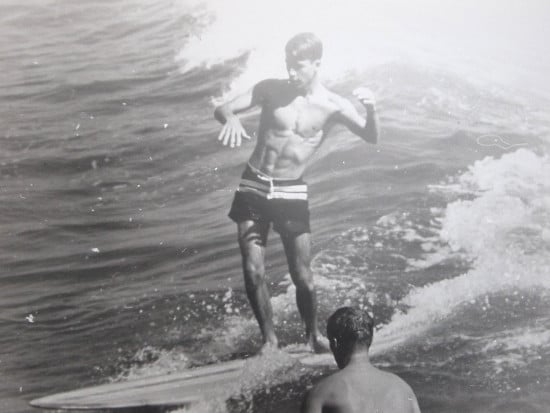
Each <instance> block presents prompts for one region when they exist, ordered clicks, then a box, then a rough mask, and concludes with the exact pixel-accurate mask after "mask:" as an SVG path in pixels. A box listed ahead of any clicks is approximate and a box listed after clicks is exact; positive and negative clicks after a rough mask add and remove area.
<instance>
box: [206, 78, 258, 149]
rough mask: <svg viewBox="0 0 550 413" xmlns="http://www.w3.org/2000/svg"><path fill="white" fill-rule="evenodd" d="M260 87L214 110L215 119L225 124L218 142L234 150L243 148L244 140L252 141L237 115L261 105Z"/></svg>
mask: <svg viewBox="0 0 550 413" xmlns="http://www.w3.org/2000/svg"><path fill="white" fill-rule="evenodd" d="M257 89H258V87H257V86H256V87H254V88H252V89H250V90H249V91H247V92H246V93H243V94H241V95H239V96H237V97H235V98H234V99H232V100H230V101H229V102H226V103H224V104H222V105H219V106H217V107H216V109H215V110H214V117H215V118H216V120H217V121H218V122H220V123H221V124H223V126H222V130H221V131H220V134H219V135H218V140H219V141H220V142H222V143H223V144H224V145H226V146H227V145H229V146H230V147H232V148H234V147H235V146H241V142H242V139H243V138H245V139H248V140H250V136H248V134H247V133H246V130H245V129H244V127H243V125H242V124H241V121H240V120H239V118H238V117H237V114H239V113H241V112H244V111H247V110H249V109H252V108H253V107H254V106H257V105H258V104H259V100H260V98H259V93H258V90H257Z"/></svg>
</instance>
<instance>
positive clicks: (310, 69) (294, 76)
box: [286, 56, 321, 88]
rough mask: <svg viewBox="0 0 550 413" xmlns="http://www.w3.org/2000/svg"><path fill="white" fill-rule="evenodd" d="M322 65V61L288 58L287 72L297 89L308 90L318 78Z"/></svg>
mask: <svg viewBox="0 0 550 413" xmlns="http://www.w3.org/2000/svg"><path fill="white" fill-rule="evenodd" d="M320 64H321V61H320V60H309V59H304V60H296V59H295V58H292V57H288V56H287V59H286V70H287V72H288V79H289V80H290V82H291V83H292V84H293V85H295V86H296V87H298V88H306V87H308V86H309V85H310V84H311V82H312V81H313V80H314V79H315V78H316V76H317V72H318V71H319V66H320Z"/></svg>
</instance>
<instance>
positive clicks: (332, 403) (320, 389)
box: [300, 373, 353, 413]
mask: <svg viewBox="0 0 550 413" xmlns="http://www.w3.org/2000/svg"><path fill="white" fill-rule="evenodd" d="M339 376H340V373H336V374H334V375H332V376H329V377H327V378H325V379H323V380H321V381H320V382H319V383H317V385H315V387H313V388H312V389H311V390H310V391H309V392H308V394H307V396H306V397H305V398H304V401H303V403H302V407H301V410H300V412H301V413H321V412H331V413H353V407H352V406H351V405H350V404H349V401H350V398H349V392H350V389H349V388H348V384H347V381H346V380H341V379H340V377H339Z"/></svg>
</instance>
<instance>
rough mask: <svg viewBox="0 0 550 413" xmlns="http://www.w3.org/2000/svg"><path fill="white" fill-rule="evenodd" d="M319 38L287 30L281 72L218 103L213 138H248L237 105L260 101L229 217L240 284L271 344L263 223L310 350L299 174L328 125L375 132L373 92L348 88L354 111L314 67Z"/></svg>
mask: <svg viewBox="0 0 550 413" xmlns="http://www.w3.org/2000/svg"><path fill="white" fill-rule="evenodd" d="M322 50H323V47H322V44H321V42H320V40H319V39H318V38H317V37H316V36H315V35H313V34H311V33H301V34H298V35H296V36H294V37H293V38H292V39H290V40H289V42H288V43H287V45H286V66H287V71H288V79H267V80H264V81H261V82H259V83H258V84H257V85H256V86H254V87H253V88H252V89H251V90H250V91H248V92H246V93H244V94H242V95H240V96H237V97H236V98H235V99H233V100H231V101H230V102H227V103H225V104H223V105H221V106H218V107H217V108H216V110H215V113H214V115H215V117H216V119H217V120H218V121H219V122H220V123H222V124H223V127H222V130H221V132H220V134H219V136H218V140H219V141H221V142H222V143H223V145H226V146H227V145H229V146H230V147H231V148H234V147H239V146H240V145H241V142H242V140H243V139H251V138H250V137H249V136H248V134H247V133H246V131H245V129H244V128H243V126H242V124H241V122H240V120H239V118H238V117H237V116H236V115H237V114H239V113H242V112H244V111H247V110H249V109H252V108H254V107H260V108H261V115H260V123H259V128H258V134H257V135H258V136H257V143H256V147H255V148H254V151H253V152H252V155H251V157H250V159H249V161H248V165H247V167H246V169H245V171H244V173H243V175H242V180H241V183H240V185H239V188H238V190H237V192H236V194H235V198H234V200H233V205H232V207H231V211H230V212H229V217H230V218H231V219H232V220H233V221H235V222H236V223H237V228H238V239H239V246H240V250H241V255H242V264H243V272H244V280H245V287H246V293H247V296H248V299H249V301H250V304H251V306H252V309H253V311H254V315H255V317H256V319H257V321H258V324H259V326H260V330H261V333H262V336H263V342H264V347H263V348H262V349H264V348H266V347H270V346H275V347H276V346H277V337H276V335H275V331H274V328H273V321H272V308H271V302H270V295H269V292H268V289H267V284H266V281H265V267H264V255H265V247H266V242H267V235H268V231H269V227H270V224H271V223H273V228H274V230H275V231H277V232H278V233H279V234H280V236H281V239H282V242H283V246H284V250H285V254H286V257H287V262H288V267H289V272H290V276H291V278H292V281H293V282H294V284H295V285H296V303H297V305H298V310H299V312H300V315H301V317H302V320H303V321H304V323H305V332H306V339H307V341H308V344H309V345H310V347H311V349H312V350H313V351H315V352H322V351H328V345H327V343H326V339H325V340H323V339H322V337H321V336H320V334H319V331H318V327H317V301H316V295H315V289H314V285H313V278H312V274H311V270H310V259H311V256H310V248H311V238H310V227H309V209H308V208H309V207H308V200H307V199H308V195H307V185H306V184H305V182H304V181H303V180H302V175H303V173H304V170H305V168H306V166H307V163H308V161H309V160H310V159H311V157H312V156H313V154H314V153H315V152H316V151H317V149H318V148H319V146H320V145H321V144H322V143H323V141H324V140H325V139H326V137H327V135H328V132H329V130H330V129H331V128H332V127H333V126H334V125H336V124H343V125H345V126H346V127H348V128H349V129H350V130H351V131H352V132H353V133H355V134H356V135H358V136H360V137H361V138H363V139H364V140H365V141H367V142H370V143H376V142H377V140H378V121H377V117H376V113H375V108H374V99H373V96H372V93H371V92H370V91H369V90H368V89H366V88H360V89H357V90H356V91H355V92H354V93H355V95H356V97H357V98H358V99H359V101H360V102H361V103H362V104H363V105H364V106H365V108H366V118H363V117H361V116H360V115H359V114H358V113H357V111H356V110H355V107H354V106H353V104H352V103H351V102H350V101H348V100H347V99H344V98H342V97H340V96H338V95H336V94H335V93H333V92H331V91H329V90H328V89H326V88H325V87H324V86H323V85H322V84H321V82H320V80H319V77H318V73H319V68H320V64H321V57H322Z"/></svg>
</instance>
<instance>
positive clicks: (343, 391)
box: [302, 366, 420, 413]
mask: <svg viewBox="0 0 550 413" xmlns="http://www.w3.org/2000/svg"><path fill="white" fill-rule="evenodd" d="M349 367H352V366H349ZM354 367H355V366H354ZM302 412H305V413H317V412H318V413H419V412H420V409H419V407H418V402H417V400H416V397H415V395H414V393H413V391H412V389H411V388H410V387H409V385H408V384H407V383H405V381H403V380H402V379H400V378H399V377H398V376H396V375H395V374H392V373H387V372H384V371H381V370H378V369H376V368H374V367H372V366H370V367H369V368H367V369H364V370H358V369H357V368H354V369H350V370H348V368H345V369H343V370H341V371H339V372H338V373H335V374H334V375H332V376H330V377H327V378H326V379H324V380H323V381H321V382H320V383H319V384H318V385H317V386H316V387H315V388H314V389H312V391H311V392H310V394H309V395H308V397H307V398H306V400H305V402H304V405H303V406H302Z"/></svg>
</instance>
